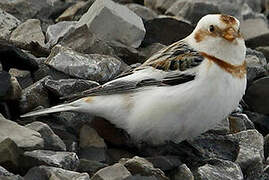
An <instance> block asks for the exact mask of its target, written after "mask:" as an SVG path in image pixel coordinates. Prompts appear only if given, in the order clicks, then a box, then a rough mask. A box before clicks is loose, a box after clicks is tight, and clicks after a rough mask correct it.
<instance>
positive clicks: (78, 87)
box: [44, 79, 99, 97]
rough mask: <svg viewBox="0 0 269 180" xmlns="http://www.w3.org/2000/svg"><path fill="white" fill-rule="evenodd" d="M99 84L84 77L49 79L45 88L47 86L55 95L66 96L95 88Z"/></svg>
mask: <svg viewBox="0 0 269 180" xmlns="http://www.w3.org/2000/svg"><path fill="white" fill-rule="evenodd" d="M98 85H99V83H97V82H95V81H90V80H83V79H60V80H52V79H49V80H48V81H46V82H45V83H44V86H45V88H47V89H48V90H49V91H50V92H51V93H52V94H53V95H55V96H57V97H64V96H68V95H72V94H75V93H79V92H82V91H85V90H88V89H91V88H94V87H96V86H98Z"/></svg>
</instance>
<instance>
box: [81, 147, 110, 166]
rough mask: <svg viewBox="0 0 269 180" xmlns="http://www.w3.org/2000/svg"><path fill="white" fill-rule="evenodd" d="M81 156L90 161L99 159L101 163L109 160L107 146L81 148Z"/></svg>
mask: <svg viewBox="0 0 269 180" xmlns="http://www.w3.org/2000/svg"><path fill="white" fill-rule="evenodd" d="M79 158H80V159H87V160H90V161H97V162H101V163H107V162H108V160H109V159H108V156H107V154H106V149H105V148H96V147H84V148H80V150H79Z"/></svg>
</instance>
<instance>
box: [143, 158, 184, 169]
mask: <svg viewBox="0 0 269 180" xmlns="http://www.w3.org/2000/svg"><path fill="white" fill-rule="evenodd" d="M146 159H147V160H148V161H149V162H151V163H152V164H153V166H154V167H155V168H159V169H161V170H162V171H170V170H173V169H175V168H177V167H179V166H180V165H182V163H181V161H180V160H179V158H178V157H177V156H155V157H148V158H146Z"/></svg>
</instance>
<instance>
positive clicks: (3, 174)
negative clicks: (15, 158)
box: [0, 166, 14, 177]
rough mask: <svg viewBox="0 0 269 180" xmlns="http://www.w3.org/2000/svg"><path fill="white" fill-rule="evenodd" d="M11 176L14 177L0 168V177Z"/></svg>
mask: <svg viewBox="0 0 269 180" xmlns="http://www.w3.org/2000/svg"><path fill="white" fill-rule="evenodd" d="M13 175H14V174H13V173H11V172H8V170H6V169H5V168H3V167H2V166H0V177H1V176H13Z"/></svg>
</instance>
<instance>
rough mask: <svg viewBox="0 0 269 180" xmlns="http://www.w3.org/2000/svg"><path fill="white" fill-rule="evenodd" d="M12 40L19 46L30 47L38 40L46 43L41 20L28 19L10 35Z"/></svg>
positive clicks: (41, 43) (42, 44)
mask: <svg viewBox="0 0 269 180" xmlns="http://www.w3.org/2000/svg"><path fill="white" fill-rule="evenodd" d="M10 41H11V42H13V43H14V44H15V45H16V46H17V47H21V48H23V49H28V47H29V45H30V44H31V43H32V42H36V43H38V44H39V45H41V46H44V45H45V36H44V34H43V32H42V30H41V26H40V20H38V19H28V20H27V21H25V22H24V23H22V24H20V25H19V26H18V27H17V28H16V29H15V30H14V31H13V32H12V33H11V36H10Z"/></svg>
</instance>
